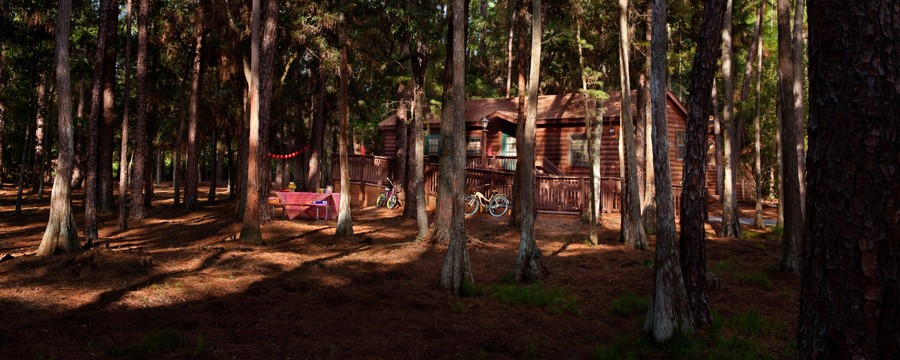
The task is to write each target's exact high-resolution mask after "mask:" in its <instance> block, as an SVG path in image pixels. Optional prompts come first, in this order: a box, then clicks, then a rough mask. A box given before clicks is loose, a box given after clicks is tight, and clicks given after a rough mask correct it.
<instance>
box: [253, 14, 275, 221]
mask: <svg viewBox="0 0 900 360" xmlns="http://www.w3.org/2000/svg"><path fill="white" fill-rule="evenodd" d="M264 15H265V18H264V19H265V23H264V24H263V25H264V27H263V29H262V30H263V31H262V45H261V46H262V47H261V49H260V50H261V52H260V54H261V57H260V68H259V71H260V72H259V76H260V77H259V80H260V83H259V86H260V88H259V91H260V93H259V153H258V155H257V156H258V157H259V159H258V161H259V164H258V166H259V184H258V186H260V188H259V190H260V191H259V194H257V196H259V203H258V206H259V215H260V220H261V221H269V217H270V215H271V214H269V204H268V201H267V199H268V198H269V187H270V186H271V183H272V174H271V162H270V160H269V157H268V156H267V155H268V152H269V127H270V126H271V124H272V119H271V118H272V116H271V113H272V111H271V108H272V106H271V104H272V86H273V85H274V79H273V77H274V73H275V50H276V49H275V36H276V30H277V29H276V28H277V25H278V1H277V0H266V10H265V14H264Z"/></svg>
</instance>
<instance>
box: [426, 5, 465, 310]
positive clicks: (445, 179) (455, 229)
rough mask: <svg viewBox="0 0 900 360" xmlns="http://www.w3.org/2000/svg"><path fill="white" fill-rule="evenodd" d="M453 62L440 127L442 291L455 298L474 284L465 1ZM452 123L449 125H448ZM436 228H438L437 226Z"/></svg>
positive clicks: (459, 10) (455, 13)
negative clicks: (444, 241) (466, 195)
mask: <svg viewBox="0 0 900 360" xmlns="http://www.w3.org/2000/svg"><path fill="white" fill-rule="evenodd" d="M452 6H453V8H452V11H451V14H452V15H451V16H452V19H453V20H452V23H453V26H452V27H451V29H452V39H453V46H452V49H453V51H452V59H453V61H452V62H451V63H449V64H447V65H448V67H450V68H451V77H450V79H448V80H451V83H450V86H448V88H449V90H450V94H449V96H448V98H449V99H452V101H451V104H452V106H453V108H452V109H451V110H450V111H448V112H445V113H447V114H451V115H452V116H448V117H446V118H444V119H445V123H447V125H450V126H446V127H445V126H443V124H442V126H441V140H442V141H441V145H442V147H443V148H442V150H441V175H440V178H441V179H440V181H441V183H442V185H443V184H449V186H442V187H441V190H444V189H448V190H449V191H450V196H449V197H448V198H445V200H446V199H449V200H447V201H445V202H442V203H441V204H440V206H446V207H449V208H450V209H451V216H450V224H445V225H449V231H448V236H449V238H450V239H449V240H450V241H449V242H450V245H449V246H448V247H447V256H446V257H445V258H444V263H443V265H442V266H441V287H442V288H444V289H446V290H449V291H450V292H452V293H454V294H459V292H460V289H461V288H462V287H463V284H472V283H473V282H474V280H473V278H472V266H471V265H470V263H469V252H468V250H466V242H467V240H468V239H466V229H465V224H464V222H463V220H464V218H465V215H464V210H463V192H464V191H465V185H466V184H465V177H464V176H458V175H457V174H461V173H463V172H464V171H465V167H466V149H465V128H466V122H465V121H466V119H465V109H466V101H465V100H466V90H465V75H466V74H465V71H466V57H465V55H466V38H465V33H466V31H465V27H466V16H465V15H466V11H465V9H464V7H465V4H464V1H463V0H453V2H452ZM447 120H449V121H447ZM435 226H437V224H435Z"/></svg>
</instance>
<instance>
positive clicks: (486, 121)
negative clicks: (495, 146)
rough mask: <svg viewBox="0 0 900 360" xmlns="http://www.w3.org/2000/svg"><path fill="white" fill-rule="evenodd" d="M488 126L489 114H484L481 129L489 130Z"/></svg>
mask: <svg viewBox="0 0 900 360" xmlns="http://www.w3.org/2000/svg"><path fill="white" fill-rule="evenodd" d="M487 126H488V119H487V116H484V117H482V118H481V130H482V131H487Z"/></svg>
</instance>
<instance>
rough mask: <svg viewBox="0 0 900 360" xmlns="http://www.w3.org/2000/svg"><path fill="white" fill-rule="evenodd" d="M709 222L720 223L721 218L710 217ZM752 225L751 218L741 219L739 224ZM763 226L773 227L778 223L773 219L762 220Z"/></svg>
mask: <svg viewBox="0 0 900 360" xmlns="http://www.w3.org/2000/svg"><path fill="white" fill-rule="evenodd" d="M709 221H710V222H722V218H721V217H718V216H710V217H709ZM753 223H754V221H753V219H751V218H741V224H744V225H753ZM763 224H765V225H766V226H775V225H776V224H778V221H777V220H774V219H763Z"/></svg>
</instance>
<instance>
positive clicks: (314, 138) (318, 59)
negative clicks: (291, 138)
mask: <svg viewBox="0 0 900 360" xmlns="http://www.w3.org/2000/svg"><path fill="white" fill-rule="evenodd" d="M324 57H325V54H324V51H320V53H319V54H318V55H317V56H314V57H313V64H312V71H311V72H310V77H312V78H313V79H312V80H313V104H312V124H311V126H310V130H309V142H310V149H309V166H308V167H307V168H306V171H307V174H306V179H307V180H306V186H307V190H310V191H313V190H315V189H316V188H318V187H321V186H322V183H321V175H320V173H321V172H322V164H321V162H322V155H323V153H324V151H325V149H324V139H325V120H326V118H327V117H326V115H325V70H324V68H323V67H324V64H323V62H324V61H325V59H324Z"/></svg>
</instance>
